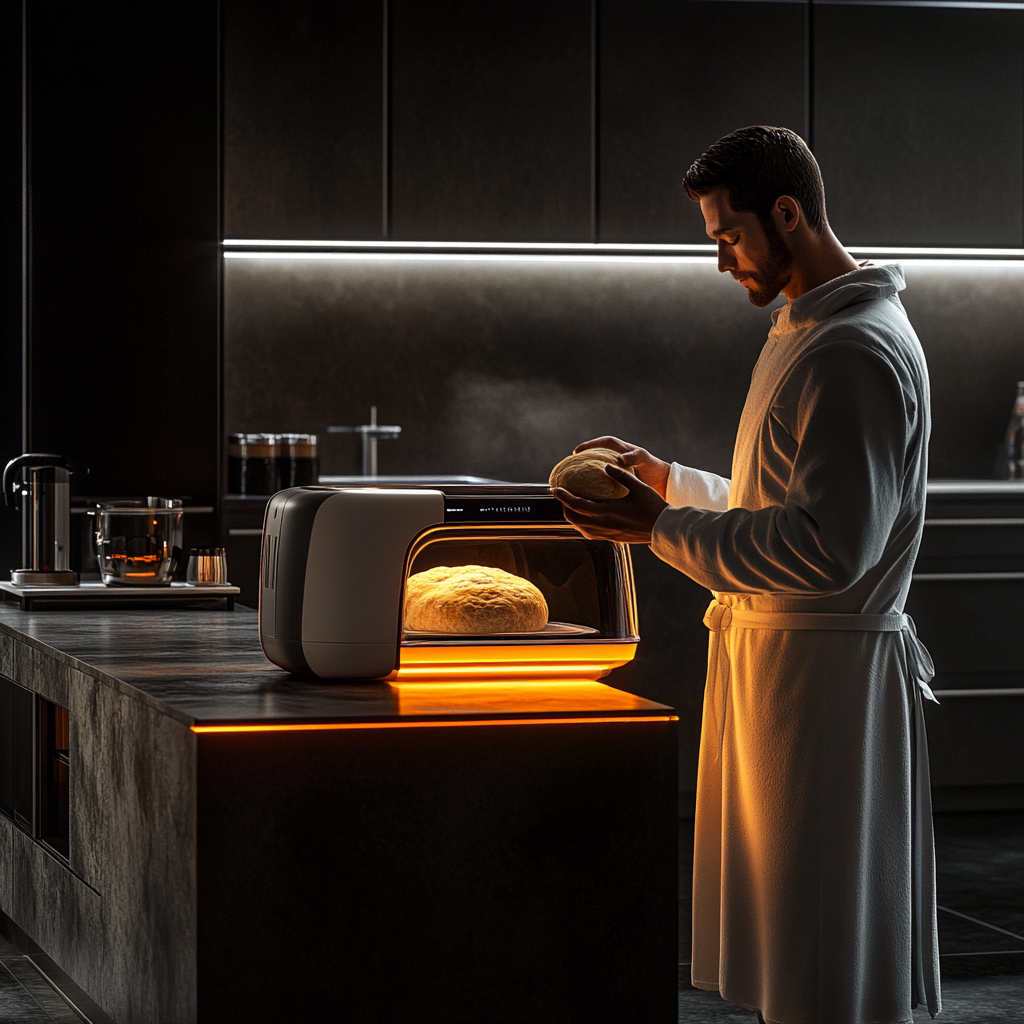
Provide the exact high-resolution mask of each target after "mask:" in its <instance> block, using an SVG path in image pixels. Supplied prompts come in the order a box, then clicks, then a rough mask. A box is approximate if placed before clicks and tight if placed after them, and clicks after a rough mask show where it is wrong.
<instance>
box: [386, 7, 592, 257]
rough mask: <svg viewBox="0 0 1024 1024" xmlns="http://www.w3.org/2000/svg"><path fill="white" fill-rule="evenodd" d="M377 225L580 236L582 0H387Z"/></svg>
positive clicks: (586, 54)
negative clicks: (386, 205) (385, 140)
mask: <svg viewBox="0 0 1024 1024" xmlns="http://www.w3.org/2000/svg"><path fill="white" fill-rule="evenodd" d="M390 9H391V48H390V49H391V96H390V111H391V122H390V124H391V173H390V181H391V189H390V191H391V195H390V210H391V236H392V237H393V238H396V239H437V240H478V241H479V240H492V239H493V240H520V241H589V240H590V239H591V237H592V226H591V72H590V67H591V10H590V3H589V0H559V2H557V3H552V2H550V0H504V2H502V3H495V2H481V0H430V2H425V0H392V2H391V3H390Z"/></svg>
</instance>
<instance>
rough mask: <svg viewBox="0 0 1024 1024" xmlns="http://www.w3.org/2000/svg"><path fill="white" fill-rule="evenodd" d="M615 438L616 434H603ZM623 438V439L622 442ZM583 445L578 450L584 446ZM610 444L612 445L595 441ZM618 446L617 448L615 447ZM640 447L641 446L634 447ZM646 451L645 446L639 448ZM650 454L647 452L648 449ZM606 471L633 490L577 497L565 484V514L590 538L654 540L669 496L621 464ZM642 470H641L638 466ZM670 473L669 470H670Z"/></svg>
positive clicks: (561, 493) (559, 492)
mask: <svg viewBox="0 0 1024 1024" xmlns="http://www.w3.org/2000/svg"><path fill="white" fill-rule="evenodd" d="M602 440H603V441H614V440H616V439H615V438H602ZM622 443H623V442H621V441H620V442H619V444H622ZM583 447H584V446H583V445H581V446H580V447H579V448H577V449H576V450H577V451H581V450H582V449H583ZM591 447H610V445H608V446H606V445H593V444H592V445H591ZM613 450H614V449H613ZM630 450H631V451H636V450H637V449H630ZM639 450H640V451H643V449H642V448H641V449H639ZM644 454H645V455H646V454H647V453H646V452H644ZM605 472H606V473H607V474H608V475H609V476H610V477H611V478H612V479H613V480H616V481H618V482H619V483H620V484H622V485H623V487H627V488H629V494H627V495H625V496H624V497H622V498H611V499H609V500H608V501H589V500H588V499H586V498H577V497H576V495H575V494H570V493H569V491H567V490H566V489H565V488H564V487H556V488H555V492H554V493H555V497H556V498H557V499H558V500H559V501H560V502H561V503H562V504H563V505H564V506H565V518H566V519H568V520H569V522H570V523H572V525H573V526H575V527H576V529H577V530H579V531H580V533H582V534H583V536H584V537H586V538H587V539H588V540H613V541H618V542H619V543H620V544H650V543H651V531H652V530H653V529H654V524H655V522H656V520H657V518H658V516H660V515H661V513H662V511H663V510H664V509H665V508H667V507H668V503H667V502H666V501H665V499H664V498H663V497H662V496H661V495H660V494H658V492H657V491H656V490H655V489H654V488H653V487H648V486H647V484H645V483H644V482H643V481H642V480H638V479H637V478H636V477H635V476H633V474H632V473H627V472H626V471H625V470H624V469H619V467H618V466H608V468H607V469H606V470H605ZM638 472H639V470H638ZM666 476H667V474H666Z"/></svg>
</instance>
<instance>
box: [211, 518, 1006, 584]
mask: <svg viewBox="0 0 1024 1024" xmlns="http://www.w3.org/2000/svg"><path fill="white" fill-rule="evenodd" d="M228 536H229V537H262V536H263V527H262V526H261V527H259V528H257V527H255V526H253V527H246V528H245V529H238V528H236V529H233V530H228ZM1022 575H1024V574H1022Z"/></svg>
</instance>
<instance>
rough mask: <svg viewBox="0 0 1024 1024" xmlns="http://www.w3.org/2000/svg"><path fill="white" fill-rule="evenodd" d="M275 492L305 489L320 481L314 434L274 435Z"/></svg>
mask: <svg viewBox="0 0 1024 1024" xmlns="http://www.w3.org/2000/svg"><path fill="white" fill-rule="evenodd" d="M275 442H276V444H277V490H279V491H283V490H284V489H285V488H286V487H306V486H308V485H309V484H315V483H318V482H319V479H320V463H319V460H318V459H317V454H316V434H276V435H275Z"/></svg>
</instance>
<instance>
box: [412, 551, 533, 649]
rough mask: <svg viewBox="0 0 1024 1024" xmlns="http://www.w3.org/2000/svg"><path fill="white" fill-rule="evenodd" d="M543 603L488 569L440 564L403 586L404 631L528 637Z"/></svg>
mask: <svg viewBox="0 0 1024 1024" xmlns="http://www.w3.org/2000/svg"><path fill="white" fill-rule="evenodd" d="M547 621H548V603H547V601H545V600H544V595H543V594H542V593H541V592H540V591H539V590H538V589H537V588H536V587H535V586H534V585H533V584H532V583H531V582H530V581H529V580H524V579H523V578H522V577H521V576H515V575H513V574H512V573H510V572H505V570H504V569H494V568H492V567H491V566H487V565H456V566H447V565H439V566H438V567H437V568H435V569H427V570H426V572H418V573H415V574H414V575H412V576H410V577H409V578H408V579H407V580H406V581H405V626H406V628H407V629H415V630H417V631H419V632H421V633H477V634H479V633H530V632H534V631H536V630H539V629H543V628H544V627H545V626H546V625H547Z"/></svg>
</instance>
